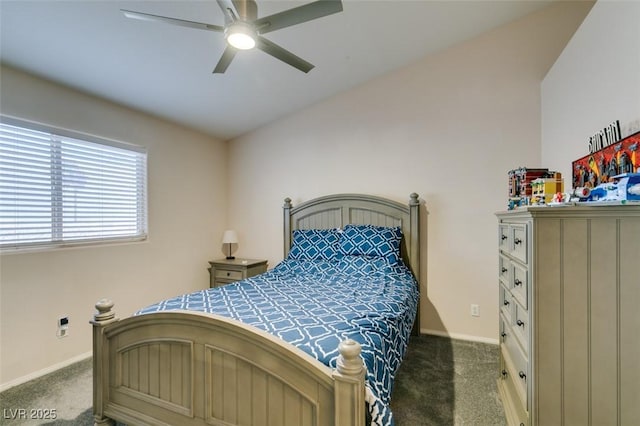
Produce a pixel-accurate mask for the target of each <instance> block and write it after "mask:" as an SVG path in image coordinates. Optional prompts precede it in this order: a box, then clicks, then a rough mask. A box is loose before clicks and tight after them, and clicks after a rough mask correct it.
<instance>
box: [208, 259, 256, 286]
mask: <svg viewBox="0 0 640 426" xmlns="http://www.w3.org/2000/svg"><path fill="white" fill-rule="evenodd" d="M209 264H210V265H211V267H210V268H209V287H220V286H221V285H225V284H229V283H232V282H234V281H240V280H244V279H245V278H249V277H252V276H254V275H258V274H262V273H263V272H267V261H266V260H264V259H218V260H212V261H209Z"/></svg>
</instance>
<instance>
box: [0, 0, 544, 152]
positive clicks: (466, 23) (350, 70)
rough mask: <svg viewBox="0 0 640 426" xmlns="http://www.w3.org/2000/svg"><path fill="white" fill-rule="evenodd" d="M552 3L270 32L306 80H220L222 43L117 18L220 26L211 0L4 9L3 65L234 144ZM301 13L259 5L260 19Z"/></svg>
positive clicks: (248, 64)
mask: <svg viewBox="0 0 640 426" xmlns="http://www.w3.org/2000/svg"><path fill="white" fill-rule="evenodd" d="M552 1H553V0H534V1H529V0H509V1H505V0H497V1H488V0H487V1H485V0H471V1H461V0H458V1H454V0H451V1H430V0H422V1H419V0H414V1H399V0H387V1H379V0H377V1H365V0H345V1H343V11H342V12H339V13H335V14H331V15H329V16H325V17H321V18H318V19H315V20H313V21H309V22H305V23H302V24H299V25H294V26H291V27H287V28H282V29H280V30H278V31H273V32H270V33H269V34H265V36H264V37H265V38H267V39H268V40H270V41H272V42H274V43H277V44H278V45H280V46H283V47H286V49H287V50H289V51H291V52H292V53H294V54H295V55H297V56H300V57H302V58H304V59H305V60H307V61H309V62H311V63H312V64H313V65H315V68H314V69H312V70H311V71H310V72H309V73H308V74H305V73H303V72H300V71H299V70H297V69H295V68H293V67H291V66H288V65H286V64H285V63H283V62H281V61H279V60H278V59H276V58H274V57H272V56H270V55H267V54H265V53H264V52H263V51H261V50H255V49H254V50H249V51H243V52H240V53H238V54H237V55H236V56H235V58H234V60H233V62H232V63H231V64H230V65H229V67H228V69H227V70H226V72H225V73H224V74H213V73H212V70H213V69H214V67H215V66H216V64H217V63H218V60H219V59H220V57H221V55H222V53H223V51H224V50H225V46H226V42H225V40H224V37H223V36H222V34H221V33H218V32H212V31H202V30H199V29H195V28H189V27H184V26H176V25H168V24H166V23H161V22H150V21H140V20H135V19H128V18H126V17H125V16H124V14H123V13H122V11H121V9H128V10H134V11H139V12H143V13H150V14H155V15H162V16H171V17H175V18H179V19H183V20H190V21H196V22H203V23H208V24H214V25H224V16H223V13H222V11H221V8H220V7H219V5H218V4H217V3H216V1H214V0H210V1H193V0H180V1H164V0H162V1H153V0H148V1H106V0H103V1H77V0H75V1H60V0H58V1H51V0H45V1H7V0H0V43H1V44H0V60H1V61H2V63H4V64H7V65H9V66H12V67H15V68H18V69H21V70H24V71H26V72H29V73H32V74H35V75H37V76H40V77H43V78H45V79H48V80H52V81H54V82H57V83H60V84H64V85H67V86H70V87H73V88H75V89H78V90H81V91H84V92H87V93H90V94H93V95H96V96H99V97H101V98H105V99H108V100H110V101H114V102H117V103H119V104H123V105H126V106H128V107H131V108H135V109H138V110H142V111H145V112H147V113H150V114H153V115H156V116H159V117H162V118H166V119H169V120H171V121H174V122H178V123H181V124H183V125H185V126H188V127H191V128H194V129H197V130H200V131H202V132H205V133H207V134H210V135H212V136H214V137H217V138H220V139H222V140H228V139H232V138H234V137H237V136H239V135H241V134H243V133H245V132H248V131H251V130H253V129H256V128H258V127H260V126H262V125H265V124H267V123H269V122H272V121H274V120H277V119H278V118H281V117H284V116H286V115H289V114H291V113H293V112H295V111H297V110H300V109H301V108H305V107H306V106H309V105H311V104H313V103H316V102H318V101H320V100H322V99H325V98H327V97H329V96H332V95H334V94H337V93H339V92H341V91H345V90H348V89H350V88H352V87H354V86H356V85H359V84H362V83H363V82H365V81H367V80H370V79H372V78H374V77H376V76H379V75H382V74H384V73H387V72H390V71H391V70H394V69H396V68H399V67H403V66H405V65H407V64H410V63H412V62H415V61H417V60H419V59H421V58H423V57H425V56H426V55H429V54H430V53H433V52H436V51H440V50H443V49H445V48H447V47H449V46H451V45H453V44H456V43H459V42H461V41H464V40H467V39H470V38H473V37H475V36H477V35H479V34H481V33H483V32H485V31H488V30H490V29H492V28H495V27H498V26H500V25H503V24H505V23H508V22H510V21H512V20H515V19H518V18H520V17H522V16H524V15H526V14H529V13H532V12H534V11H536V10H538V9H540V8H542V7H545V6H547V5H549V4H550V3H551V2H552ZM306 3H309V2H300V1H295V2H294V1H273V0H257V7H258V12H257V14H258V17H263V16H267V15H271V14H274V13H278V12H280V11H284V10H286V9H290V8H292V7H296V6H300V5H303V4H306Z"/></svg>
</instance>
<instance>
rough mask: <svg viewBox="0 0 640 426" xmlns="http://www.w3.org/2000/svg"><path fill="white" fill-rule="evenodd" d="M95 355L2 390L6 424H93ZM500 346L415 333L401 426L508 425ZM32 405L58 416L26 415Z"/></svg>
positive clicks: (397, 405)
mask: <svg viewBox="0 0 640 426" xmlns="http://www.w3.org/2000/svg"><path fill="white" fill-rule="evenodd" d="M91 365H92V364H91V360H90V359H89V360H86V361H82V362H78V363H76V364H73V365H71V366H69V367H66V368H63V369H61V370H59V371H56V372H54V373H51V374H49V375H47V376H44V377H41V378H38V379H35V380H33V381H31V382H28V383H25V384H22V385H20V386H16V387H14V388H11V389H9V390H7V391H5V392H2V393H0V409H1V410H2V411H1V412H0V415H1V417H0V424H1V425H11V426H18V425H20V426H22V425H51V426H71V425H74V426H75V425H78V426H89V425H93V417H92V415H91V404H92V395H91V392H92V390H91V387H92V384H91V380H92V379H91ZM497 376H498V346H497V345H489V344H483V343H474V342H467V341H462V340H453V339H448V338H445V337H437V336H430V335H421V336H412V337H411V341H410V342H409V349H408V350H407V355H406V357H405V360H404V362H403V363H402V366H401V367H400V371H399V372H398V377H397V378H396V381H395V387H394V390H393V395H392V403H391V407H392V410H393V412H394V414H395V417H396V426H422V425H425V426H426V425H429V426H430V425H433V426H446V425H461V426H462V425H474V426H493V425H496V426H498V425H499V426H503V425H505V424H506V422H505V419H504V412H503V409H502V404H501V402H500V399H499V397H498V393H497V388H496V377H497ZM18 409H24V410H25V411H26V414H27V416H28V415H29V414H30V413H29V410H31V409H43V410H52V409H55V410H56V416H57V418H56V420H34V419H21V418H16V417H20V412H19V411H16V410H18Z"/></svg>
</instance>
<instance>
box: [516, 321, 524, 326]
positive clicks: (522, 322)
mask: <svg viewBox="0 0 640 426" xmlns="http://www.w3.org/2000/svg"><path fill="white" fill-rule="evenodd" d="M516 324H518V325H519V326H520V327H524V321H522V320H518V321H516Z"/></svg>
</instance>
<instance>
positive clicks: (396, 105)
mask: <svg viewBox="0 0 640 426" xmlns="http://www.w3.org/2000/svg"><path fill="white" fill-rule="evenodd" d="M591 5H592V3H585V2H578V3H576V2H569V3H563V4H559V5H556V6H553V7H551V8H549V9H545V10H543V11H541V12H539V13H535V14H533V15H530V16H529V17H526V18H525V19H522V20H520V21H517V22H514V23H512V24H510V25H507V26H505V27H502V28H499V29H496V30H494V31H492V32H489V33H486V34H485V35H483V36H481V37H479V38H476V39H474V40H472V41H470V42H467V43H464V44H461V45H458V46H455V47H453V48H451V49H448V50H446V51H444V52H442V53H440V54H436V55H433V56H430V57H427V58H426V59H424V60H422V61H420V62H418V63H416V64H414V65H412V66H409V67H407V68H403V69H401V70H398V71H395V72H393V73H390V74H388V75H386V76H383V77H381V78H378V79H376V80H374V81H371V82H369V83H367V84H364V85H362V86H360V87H357V88H355V89H353V90H351V91H349V92H346V93H343V94H341V95H338V96H336V97H333V98H331V99H328V100H326V101H325V102H322V103H320V104H317V105H315V106H313V107H311V108H308V109H305V110H303V111H300V112H299V113H297V114H295V115H292V116H289V117H287V118H285V119H283V120H280V121H278V122H276V123H273V124H271V125H268V126H266V127H264V128H262V129H259V130H258V131H255V132H253V133H251V134H248V135H245V136H244V137H241V138H238V139H236V140H233V141H232V143H231V144H230V148H229V150H230V151H229V199H228V200H229V202H228V212H229V226H230V227H233V228H235V229H236V230H237V231H238V233H239V239H240V248H239V254H240V255H242V256H247V257H265V258H268V259H269V263H270V265H271V266H273V265H275V264H276V263H277V262H278V261H280V260H281V259H282V226H281V221H282V220H281V215H282V213H281V209H280V206H281V205H282V201H283V199H284V198H285V197H291V198H292V200H293V202H294V204H297V203H300V202H302V201H305V200H308V199H310V198H313V197H316V196H320V195H326V194H330V193H336V192H363V193H370V194H375V195H381V196H385V197H389V198H393V199H395V200H397V201H405V200H408V196H409V194H410V193H411V192H417V193H419V194H420V196H421V197H422V198H423V199H424V201H425V202H426V209H427V210H428V212H429V214H428V219H427V222H428V231H427V232H426V234H428V235H426V236H427V238H426V240H427V241H428V247H427V246H426V245H425V246H424V247H423V251H422V253H423V259H422V262H423V268H422V271H423V276H422V277H421V285H422V295H423V298H422V302H421V313H422V323H421V328H422V330H423V331H430V332H437V333H446V334H449V335H452V336H457V337H466V338H473V339H479V340H486V341H494V342H497V329H498V309H497V301H498V290H497V289H498V281H497V274H496V268H497V259H496V257H497V256H496V250H497V248H496V218H495V217H494V212H495V211H497V210H499V209H503V208H504V207H505V206H506V198H507V187H506V183H507V178H506V176H507V171H508V170H509V169H512V168H515V167H518V166H529V167H535V166H539V165H540V82H541V81H542V79H543V77H544V76H545V74H546V72H547V70H548V69H549V67H550V66H551V65H552V64H553V62H554V60H555V59H556V58H557V57H558V55H559V54H560V52H561V51H562V49H563V47H564V46H565V44H566V42H567V41H568V40H569V38H570V36H571V35H572V34H573V32H574V31H575V29H576V28H577V26H578V25H579V23H580V22H581V20H582V19H583V18H584V16H585V15H586V13H587V11H588V9H589V8H590V7H591ZM425 216H426V214H425ZM472 303H473V304H479V305H480V312H481V315H480V317H478V318H474V317H471V316H470V304H472Z"/></svg>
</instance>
